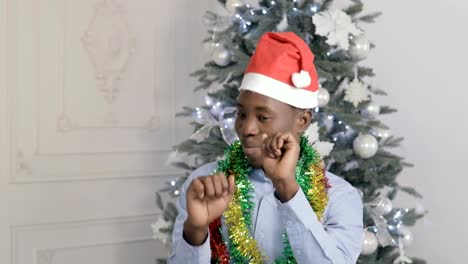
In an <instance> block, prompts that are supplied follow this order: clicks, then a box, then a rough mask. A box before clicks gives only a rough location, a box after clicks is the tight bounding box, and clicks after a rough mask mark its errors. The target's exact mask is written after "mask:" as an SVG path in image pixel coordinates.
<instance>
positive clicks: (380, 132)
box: [372, 127, 391, 140]
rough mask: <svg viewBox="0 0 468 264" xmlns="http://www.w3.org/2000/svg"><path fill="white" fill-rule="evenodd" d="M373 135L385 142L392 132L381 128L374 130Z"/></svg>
mask: <svg viewBox="0 0 468 264" xmlns="http://www.w3.org/2000/svg"><path fill="white" fill-rule="evenodd" d="M372 134H374V136H376V137H377V138H379V139H382V140H385V139H387V138H388V137H390V136H391V134H390V131H388V130H387V129H383V128H380V127H375V128H373V129H372Z"/></svg>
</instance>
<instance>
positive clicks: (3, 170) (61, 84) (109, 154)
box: [0, 0, 217, 264]
mask: <svg viewBox="0 0 468 264" xmlns="http://www.w3.org/2000/svg"><path fill="white" fill-rule="evenodd" d="M98 3H101V4H102V5H104V7H103V10H105V12H103V13H99V12H97V11H96V10H97V9H96V5H97V4H98ZM115 3H118V4H121V9H118V8H117V9H114V11H112V10H113V7H115V5H114V4H115ZM216 5H217V3H216V2H215V1H204V2H198V1H185V0H174V1H154V0H138V1H135V0H85V1H81V0H80V1H70V0H42V1H38V0H0V252H1V254H0V263H5V264H6V263H13V264H31V263H37V264H52V263H70V264H73V263H100V264H101V263H113V264H117V263H122V264H128V263H154V259H155V258H156V257H162V256H164V255H166V254H167V249H166V248H165V247H164V245H163V244H162V243H160V242H157V241H154V240H153V239H152V237H151V236H152V230H151V227H150V224H151V223H152V222H154V221H155V220H156V219H157V218H158V217H159V212H158V210H157V207H156V205H155V201H154V192H155V191H156V190H158V189H159V188H160V187H161V186H162V185H163V183H164V182H165V181H166V180H167V179H172V178H173V177H175V176H176V175H180V172H179V171H175V170H174V169H173V168H171V167H168V166H166V165H165V163H166V160H167V156H168V153H169V152H170V151H171V147H172V146H173V145H174V144H176V142H178V141H180V140H182V139H185V138H186V137H187V135H189V133H190V131H189V130H188V129H187V127H188V125H187V122H186V120H178V119H177V120H176V119H175V117H174V114H175V112H176V111H178V110H180V109H181V107H182V106H183V105H191V104H193V94H192V93H191V89H192V87H194V83H195V80H194V79H193V78H189V76H188V75H189V73H190V72H192V71H193V70H195V69H196V68H198V67H200V66H201V65H202V64H203V62H204V61H205V59H204V58H203V54H202V53H200V50H201V44H200V42H201V40H202V38H204V37H205V29H204V28H203V26H202V23H201V16H202V15H203V14H204V12H205V11H206V10H207V9H212V6H216ZM109 7H110V8H109ZM114 12H116V14H118V15H114V14H115V13H114ZM93 21H94V22H93ZM126 24H128V30H127V28H126ZM87 32H88V33H87ZM86 43H88V45H89V48H87V47H86ZM109 50H112V53H108V51H109ZM89 51H91V52H89ZM126 56H128V57H129V59H128V61H127V60H126V59H125V57H126ZM121 59H122V60H121ZM101 64H103V65H106V69H107V70H104V71H98V70H97V69H98V68H99V67H100V66H99V65H101ZM96 65H98V66H99V67H96ZM120 69H122V70H123V71H122V73H120V72H119V70H120ZM115 70H117V71H115ZM97 73H99V74H97ZM96 75H100V76H98V77H99V78H98V79H97V78H96ZM100 79H104V80H105V81H106V83H105V85H102V83H101V81H100ZM105 90H107V91H119V93H118V94H117V95H116V97H115V100H107V99H108V98H107V99H106V96H105Z"/></svg>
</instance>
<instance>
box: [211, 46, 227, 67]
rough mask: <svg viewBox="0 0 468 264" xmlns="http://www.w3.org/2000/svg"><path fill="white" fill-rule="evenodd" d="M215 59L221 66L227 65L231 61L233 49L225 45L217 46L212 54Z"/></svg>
mask: <svg viewBox="0 0 468 264" xmlns="http://www.w3.org/2000/svg"><path fill="white" fill-rule="evenodd" d="M211 58H212V59H213V61H214V62H215V63H216V64H217V65H219V66H227V65H228V64H229V63H230V62H231V51H229V50H228V49H226V48H224V47H221V46H220V47H217V48H216V49H215V50H214V51H213V54H212V55H211Z"/></svg>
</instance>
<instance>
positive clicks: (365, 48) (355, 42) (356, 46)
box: [348, 34, 371, 61]
mask: <svg viewBox="0 0 468 264" xmlns="http://www.w3.org/2000/svg"><path fill="white" fill-rule="evenodd" d="M370 48H371V45H370V42H369V40H368V39H367V37H366V36H365V35H364V34H361V35H359V36H356V37H353V38H352V39H351V44H350V46H349V49H348V55H349V56H350V57H351V59H352V60H354V61H360V60H363V59H365V58H367V55H369V52H370Z"/></svg>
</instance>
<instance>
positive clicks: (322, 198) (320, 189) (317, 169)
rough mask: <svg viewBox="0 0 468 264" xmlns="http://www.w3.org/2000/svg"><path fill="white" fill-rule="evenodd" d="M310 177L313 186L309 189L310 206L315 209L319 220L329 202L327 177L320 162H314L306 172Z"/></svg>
mask: <svg viewBox="0 0 468 264" xmlns="http://www.w3.org/2000/svg"><path fill="white" fill-rule="evenodd" d="M305 174H306V175H307V176H308V177H309V178H310V183H311V186H312V187H311V188H310V189H309V190H307V194H306V195H307V200H309V203H310V206H312V209H314V212H315V214H316V215H317V218H318V220H319V221H321V219H322V217H323V213H324V211H325V208H326V207H327V204H328V195H327V190H326V182H325V181H326V180H327V179H326V178H325V173H324V170H323V168H321V166H320V164H317V163H313V164H311V165H310V167H309V171H308V172H306V173H305Z"/></svg>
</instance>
